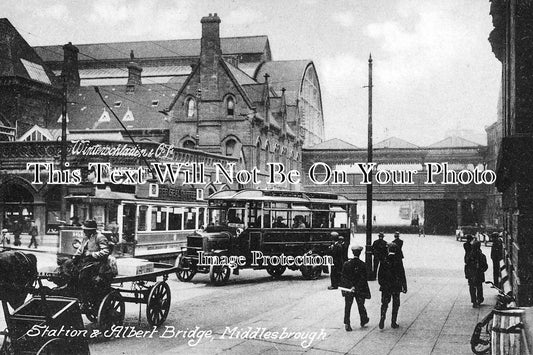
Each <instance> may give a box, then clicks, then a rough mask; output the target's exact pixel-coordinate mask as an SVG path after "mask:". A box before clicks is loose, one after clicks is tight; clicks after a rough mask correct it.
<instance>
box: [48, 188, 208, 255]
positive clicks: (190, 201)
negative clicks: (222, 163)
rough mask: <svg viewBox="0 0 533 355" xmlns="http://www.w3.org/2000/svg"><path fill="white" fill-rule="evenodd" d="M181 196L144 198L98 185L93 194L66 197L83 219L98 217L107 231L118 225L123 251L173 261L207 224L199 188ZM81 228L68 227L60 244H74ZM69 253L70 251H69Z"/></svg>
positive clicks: (65, 247) (99, 224) (100, 225)
mask: <svg viewBox="0 0 533 355" xmlns="http://www.w3.org/2000/svg"><path fill="white" fill-rule="evenodd" d="M187 192H189V194H187V195H186V196H185V195H183V196H180V200H179V201H176V200H175V199H157V198H142V197H139V195H138V194H137V195H136V194H134V193H127V192H116V191H111V190H109V189H95V192H94V195H93V196H76V195H71V196H68V197H67V198H66V200H67V203H68V208H69V209H70V215H71V216H77V217H78V218H79V219H80V221H83V220H85V219H95V220H96V222H97V223H98V226H99V229H100V230H102V232H103V233H104V234H110V233H111V232H112V231H111V229H112V228H113V227H112V225H113V224H112V222H113V221H114V222H115V223H116V225H117V226H116V227H115V229H117V228H118V240H119V243H118V248H119V250H118V251H119V252H124V253H126V254H130V255H131V256H133V257H139V258H143V259H147V260H152V261H159V262H172V263H174V261H175V259H176V256H177V255H178V254H179V253H180V252H181V249H182V247H184V246H185V245H186V240H187V236H188V235H190V234H191V233H193V232H194V231H195V230H198V229H201V228H202V227H204V226H205V225H206V210H207V202H206V201H204V200H201V199H197V191H196V190H191V191H187ZM77 237H83V234H82V232H81V229H79V228H76V227H64V228H62V230H61V232H60V237H59V248H60V251H61V250H63V249H69V248H72V246H71V243H72V240H73V239H74V238H77ZM67 254H68V253H67Z"/></svg>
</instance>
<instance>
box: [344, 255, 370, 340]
mask: <svg viewBox="0 0 533 355" xmlns="http://www.w3.org/2000/svg"><path fill="white" fill-rule="evenodd" d="M362 250H363V247H362V246H353V247H352V253H353V255H354V257H353V259H350V260H348V261H346V262H345V263H344V265H343V267H342V276H341V286H342V287H343V288H346V289H350V291H342V295H343V297H344V328H345V329H346V331H347V332H349V331H351V330H352V327H351V326H350V312H351V309H352V304H353V300H354V298H355V302H356V303H357V309H358V310H359V317H360V320H361V327H364V326H365V325H366V324H367V323H368V322H369V318H368V315H367V313H366V308H365V299H370V288H369V287H368V277H367V272H366V265H365V263H364V262H363V261H361V260H359V256H360V255H361V251H362Z"/></svg>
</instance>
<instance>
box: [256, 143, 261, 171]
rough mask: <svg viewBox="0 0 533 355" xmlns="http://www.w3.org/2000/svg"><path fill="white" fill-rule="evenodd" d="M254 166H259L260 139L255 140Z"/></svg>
mask: <svg viewBox="0 0 533 355" xmlns="http://www.w3.org/2000/svg"><path fill="white" fill-rule="evenodd" d="M255 166H256V167H257V168H260V167H261V141H259V142H257V147H256V148H255Z"/></svg>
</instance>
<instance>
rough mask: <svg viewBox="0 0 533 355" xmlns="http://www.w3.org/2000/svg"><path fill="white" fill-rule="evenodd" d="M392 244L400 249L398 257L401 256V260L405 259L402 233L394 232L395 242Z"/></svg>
mask: <svg viewBox="0 0 533 355" xmlns="http://www.w3.org/2000/svg"><path fill="white" fill-rule="evenodd" d="M392 243H394V244H396V245H397V246H398V249H399V251H398V255H399V256H400V258H401V259H403V251H402V247H403V240H401V239H400V232H398V231H396V232H394V240H393V241H392Z"/></svg>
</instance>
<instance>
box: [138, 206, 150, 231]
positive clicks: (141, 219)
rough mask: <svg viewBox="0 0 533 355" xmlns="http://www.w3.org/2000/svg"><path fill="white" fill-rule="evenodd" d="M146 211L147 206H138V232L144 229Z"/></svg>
mask: <svg viewBox="0 0 533 355" xmlns="http://www.w3.org/2000/svg"><path fill="white" fill-rule="evenodd" d="M147 212H148V206H139V222H138V227H137V230H138V231H140V232H144V231H146V213H147Z"/></svg>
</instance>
